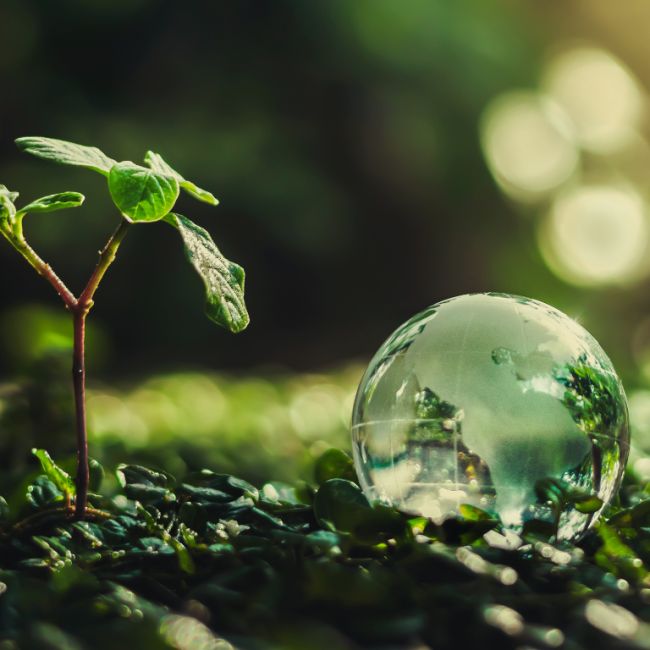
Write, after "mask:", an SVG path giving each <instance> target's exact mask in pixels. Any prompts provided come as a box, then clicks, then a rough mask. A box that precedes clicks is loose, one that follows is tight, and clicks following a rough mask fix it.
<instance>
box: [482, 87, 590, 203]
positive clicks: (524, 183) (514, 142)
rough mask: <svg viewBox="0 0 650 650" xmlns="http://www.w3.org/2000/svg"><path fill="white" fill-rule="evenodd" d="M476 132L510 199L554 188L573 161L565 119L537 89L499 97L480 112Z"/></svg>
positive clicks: (570, 169) (571, 168) (575, 159)
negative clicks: (479, 131)
mask: <svg viewBox="0 0 650 650" xmlns="http://www.w3.org/2000/svg"><path fill="white" fill-rule="evenodd" d="M480 130H481V143H482V146H483V151H484V154H485V157H486V159H487V162H488V165H489V167H490V170H491V171H492V174H493V175H494V177H495V179H496V180H497V182H498V183H499V184H500V185H501V187H502V189H503V190H504V191H505V192H506V193H508V194H510V195H511V196H513V198H516V199H520V200H526V198H527V196H526V195H529V197H528V198H535V195H539V194H542V193H545V192H547V191H549V190H552V189H554V188H556V187H558V186H559V185H560V184H561V183H563V182H564V181H565V180H566V179H567V178H569V177H570V176H571V174H572V173H573V171H574V170H575V168H576V165H577V163H578V150H577V148H576V146H575V145H574V142H573V135H572V126H571V124H570V121H569V120H568V118H567V117H566V115H564V113H563V111H562V110H561V109H560V108H558V106H556V105H555V104H553V103H552V102H551V101H549V100H548V99H547V98H545V97H544V96H543V95H540V94H538V93H532V92H511V93H506V94H503V95H500V96H499V97H497V98H496V100H494V101H493V102H492V103H491V104H490V105H489V106H488V107H487V109H486V110H485V112H484V113H483V116H482V118H481V125H480ZM531 195H532V196H531Z"/></svg>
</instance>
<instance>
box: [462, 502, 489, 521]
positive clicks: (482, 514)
mask: <svg viewBox="0 0 650 650" xmlns="http://www.w3.org/2000/svg"><path fill="white" fill-rule="evenodd" d="M458 509H459V510H460V514H461V515H463V517H464V518H465V520H466V521H495V520H496V519H495V517H494V516H493V515H491V514H490V513H489V512H486V511H485V510H481V508H477V507H476V506H473V505H470V504H469V503H461V504H460V506H458Z"/></svg>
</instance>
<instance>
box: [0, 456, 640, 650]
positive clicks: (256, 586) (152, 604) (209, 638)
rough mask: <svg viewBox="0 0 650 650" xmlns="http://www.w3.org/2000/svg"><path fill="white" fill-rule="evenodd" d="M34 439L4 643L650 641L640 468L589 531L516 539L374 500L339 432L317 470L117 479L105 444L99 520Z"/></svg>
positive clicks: (562, 494) (557, 495)
mask: <svg viewBox="0 0 650 650" xmlns="http://www.w3.org/2000/svg"><path fill="white" fill-rule="evenodd" d="M35 453H36V454H37V455H38V457H39V458H40V459H41V461H42V467H43V472H42V473H40V474H39V475H38V476H36V477H35V478H32V480H31V481H30V482H29V485H25V484H24V483H23V484H21V485H20V486H18V487H17V488H16V489H15V490H14V492H13V493H11V494H8V495H7V499H6V500H4V499H2V500H0V513H1V516H2V521H1V523H0V526H1V528H0V558H1V560H0V566H1V567H2V568H1V570H0V639H2V642H1V643H2V645H0V647H2V648H3V649H4V648H7V649H9V648H12V649H13V648H29V649H34V650H41V649H42V650H46V649H57V650H77V649H79V648H98V649H102V648H107V649H108V648H114V647H117V645H118V644H119V645H120V646H121V647H124V648H125V649H127V650H128V649H131V648H133V649H135V648H140V649H141V648H180V649H181V650H198V649H203V648H211V649H212V648H214V649H216V648H219V649H221V650H230V649H231V648H239V649H240V650H249V649H250V650H321V649H323V650H324V649H325V648H336V649H342V650H355V649H361V648H367V649H374V650H387V649H389V648H390V649H395V650H397V649H400V650H426V649H427V648H430V649H445V648H450V649H451V648H476V649H482V648H506V649H508V648H512V649H515V648H518V649H523V648H526V649H528V648H538V649H540V650H541V649H544V648H565V649H567V650H580V649H584V650H587V649H592V648H612V649H613V648H647V647H649V646H650V573H649V572H648V570H647V568H646V566H647V563H648V562H650V500H649V499H648V492H647V491H646V489H645V486H644V485H643V484H641V483H640V482H639V481H638V480H637V479H636V477H635V476H634V475H633V474H631V473H628V475H627V477H626V480H625V483H624V486H623V488H622V490H621V492H620V494H619V497H618V498H617V500H616V504H615V505H614V506H612V507H611V509H610V512H609V514H608V516H607V517H605V518H603V519H602V520H601V522H600V523H599V525H597V526H596V527H595V529H594V530H592V531H591V532H590V534H589V535H588V536H587V537H586V538H585V539H584V540H582V541H581V542H579V543H578V544H575V545H574V544H571V543H568V542H562V541H559V542H558V541H555V539H554V534H553V530H550V529H545V530H528V531H524V532H523V533H522V536H521V540H519V542H518V543H520V544H521V546H520V547H519V548H515V547H514V545H513V544H512V543H511V542H512V538H510V543H508V541H507V540H508V538H507V537H505V536H503V535H501V534H500V533H503V532H504V531H503V529H502V526H501V523H500V522H499V521H498V520H497V519H495V518H493V517H491V516H490V515H488V514H487V513H485V512H483V511H481V510H479V509H477V508H473V507H462V508H461V512H460V514H459V516H458V517H457V518H455V519H449V520H447V521H445V522H444V523H442V524H440V525H436V524H434V523H433V522H431V521H428V520H425V519H423V518H420V517H417V516H415V515H412V514H409V513H406V512H401V511H398V510H396V509H393V508H388V507H386V506H381V505H374V506H373V505H371V504H369V503H368V501H367V500H366V498H365V496H364V495H363V493H362V491H361V489H360V488H359V487H358V485H357V483H356V476H355V474H354V468H353V464H352V461H351V459H350V458H349V457H348V456H347V455H346V454H345V453H344V452H342V451H339V450H337V449H330V450H328V451H327V452H326V453H325V454H323V455H322V456H321V457H320V458H319V459H318V460H317V461H316V464H315V468H314V474H315V477H317V479H318V481H317V482H316V483H315V485H314V486H313V487H312V486H310V485H308V484H300V485H298V486H293V487H292V486H288V485H285V484H279V483H269V484H266V485H265V486H263V487H262V488H261V489H258V488H256V487H255V486H253V485H251V484H250V483H248V482H246V481H244V480H242V479H238V478H236V477H233V476H229V475H226V474H217V473H215V472H213V471H211V470H207V469H206V470H203V471H198V472H192V473H190V474H188V475H187V476H185V477H183V478H182V480H180V481H177V480H176V479H175V478H174V477H173V476H171V475H170V474H169V473H165V472H161V471H155V470H152V469H148V468H145V467H141V466H135V465H121V466H119V467H118V468H117V471H116V475H117V478H118V481H119V489H118V490H117V491H115V492H114V493H112V494H102V487H101V482H102V478H103V469H102V468H101V467H100V466H99V464H98V463H96V462H91V487H92V490H93V493H92V494H91V495H90V497H89V500H90V503H91V507H90V508H88V511H87V520H86V521H83V522H81V521H74V520H73V518H72V517H71V514H70V512H69V511H67V510H66V508H65V507H64V504H65V501H66V499H67V497H66V489H67V487H66V486H67V481H68V480H69V478H68V477H67V476H66V475H65V473H64V472H63V471H62V470H60V469H59V468H57V466H56V465H55V464H54V463H53V462H52V461H51V460H50V459H49V458H48V456H47V455H46V454H45V453H44V452H43V451H41V450H35ZM539 491H540V498H542V499H548V498H550V497H551V496H552V497H553V499H554V502H557V504H558V508H560V509H564V508H566V507H567V506H570V505H571V504H573V503H575V500H576V497H580V495H575V494H571V493H570V492H567V491H566V490H564V489H563V487H562V484H560V483H555V484H553V485H550V484H549V485H545V484H542V485H540V486H539ZM579 500H580V498H578V501H579ZM490 531H492V533H491V534H492V535H493V537H491V538H490V544H488V542H487V541H486V540H485V538H484V535H485V534H486V533H488V532H490Z"/></svg>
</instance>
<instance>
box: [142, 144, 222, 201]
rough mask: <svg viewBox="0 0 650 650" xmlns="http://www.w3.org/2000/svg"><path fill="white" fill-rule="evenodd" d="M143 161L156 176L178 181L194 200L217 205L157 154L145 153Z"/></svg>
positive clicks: (204, 192) (209, 195)
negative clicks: (162, 175) (160, 175)
mask: <svg viewBox="0 0 650 650" xmlns="http://www.w3.org/2000/svg"><path fill="white" fill-rule="evenodd" d="M144 161H145V162H146V163H147V165H149V167H151V169H153V171H155V172H156V173H157V174H165V175H167V176H171V177H173V178H175V179H176V180H177V181H178V184H179V185H180V186H181V187H182V188H183V189H184V190H185V191H186V192H188V193H189V194H191V195H192V196H193V197H194V198H195V199H198V200H199V201H204V202H205V203H210V205H219V201H217V199H215V198H214V196H212V194H210V192H207V191H206V190H202V189H201V188H200V187H197V186H196V185H194V183H190V181H186V180H185V179H184V178H183V177H182V176H181V175H180V174H179V173H178V172H177V171H174V170H173V169H172V168H171V167H170V166H169V165H168V164H167V163H166V162H165V161H164V160H163V159H162V158H161V157H160V156H159V155H158V154H157V153H154V152H153V151H147V155H146V156H145V158H144Z"/></svg>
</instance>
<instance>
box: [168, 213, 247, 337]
mask: <svg viewBox="0 0 650 650" xmlns="http://www.w3.org/2000/svg"><path fill="white" fill-rule="evenodd" d="M165 221H167V222H168V223H170V224H172V226H175V227H176V228H177V229H178V231H179V232H180V234H181V237H182V238H183V242H184V243H185V251H186V252H187V256H188V258H189V260H190V262H191V263H192V265H193V266H194V268H195V269H196V271H197V273H198V274H199V275H200V276H201V278H202V279H203V282H204V283H205V290H206V299H205V311H206V314H207V315H208V317H209V318H211V319H212V320H213V321H214V322H215V323H217V324H218V325H221V326H223V327H226V328H228V329H229V330H230V331H231V332H241V331H242V330H243V329H244V328H245V327H246V326H247V325H248V321H249V316H248V312H247V311H246V305H245V304H244V277H245V274H244V269H242V268H241V267H240V266H237V264H234V263H233V262H230V261H228V260H227V259H226V258H225V257H224V256H223V255H222V254H221V253H220V252H219V249H218V248H217V247H216V245H215V243H214V242H213V241H212V237H210V235H209V234H208V233H207V232H206V231H205V230H203V228H200V227H199V226H197V225H196V224H194V223H192V222H191V221H190V220H189V219H186V218H185V217H183V216H182V215H180V214H174V213H173V212H170V213H169V214H168V215H167V216H166V217H165Z"/></svg>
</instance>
